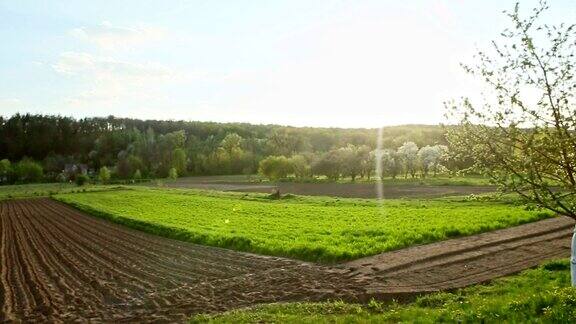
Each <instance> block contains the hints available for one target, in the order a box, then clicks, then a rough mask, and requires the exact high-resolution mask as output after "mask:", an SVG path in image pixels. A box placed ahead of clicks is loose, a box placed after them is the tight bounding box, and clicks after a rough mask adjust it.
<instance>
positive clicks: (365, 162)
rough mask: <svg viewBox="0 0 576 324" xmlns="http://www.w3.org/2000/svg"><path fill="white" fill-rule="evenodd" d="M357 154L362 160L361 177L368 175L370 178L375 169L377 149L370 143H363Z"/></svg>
mask: <svg viewBox="0 0 576 324" xmlns="http://www.w3.org/2000/svg"><path fill="white" fill-rule="evenodd" d="M357 154H358V156H359V160H360V177H361V178H364V177H366V178H367V179H368V180H370V178H371V177H372V172H374V169H375V163H376V151H373V150H372V149H371V148H370V147H369V146H368V145H361V146H360V147H358V150H357Z"/></svg>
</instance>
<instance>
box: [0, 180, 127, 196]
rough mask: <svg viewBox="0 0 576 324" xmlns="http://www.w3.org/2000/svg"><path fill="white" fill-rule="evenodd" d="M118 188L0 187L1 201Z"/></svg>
mask: <svg viewBox="0 0 576 324" xmlns="http://www.w3.org/2000/svg"><path fill="white" fill-rule="evenodd" d="M113 188H118V186H112V185H85V186H82V187H78V186H77V185H75V184H73V183H32V184H21V185H9V186H0V200H4V199H15V198H30V197H46V196H51V195H55V194H58V193H68V192H86V191H99V190H110V189H113Z"/></svg>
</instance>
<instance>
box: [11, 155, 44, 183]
mask: <svg viewBox="0 0 576 324" xmlns="http://www.w3.org/2000/svg"><path fill="white" fill-rule="evenodd" d="M14 173H15V174H16V178H17V179H18V181H21V182H39V181H41V180H42V177H43V176H44V170H43V169H42V166H41V165H40V164H39V163H38V162H35V161H33V160H29V159H24V160H22V161H20V162H18V163H16V165H15V166H14Z"/></svg>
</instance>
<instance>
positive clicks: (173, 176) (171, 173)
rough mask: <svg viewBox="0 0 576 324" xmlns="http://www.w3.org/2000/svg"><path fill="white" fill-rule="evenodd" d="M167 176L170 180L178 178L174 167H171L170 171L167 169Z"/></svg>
mask: <svg viewBox="0 0 576 324" xmlns="http://www.w3.org/2000/svg"><path fill="white" fill-rule="evenodd" d="M168 178H169V179H172V180H176V179H177V178H178V171H177V170H176V168H171V169H170V171H168Z"/></svg>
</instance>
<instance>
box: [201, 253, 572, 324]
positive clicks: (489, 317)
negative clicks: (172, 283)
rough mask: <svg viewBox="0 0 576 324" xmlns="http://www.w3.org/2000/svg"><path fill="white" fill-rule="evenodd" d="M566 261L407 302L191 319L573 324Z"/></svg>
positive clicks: (295, 307) (277, 307)
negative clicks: (485, 283)
mask: <svg viewBox="0 0 576 324" xmlns="http://www.w3.org/2000/svg"><path fill="white" fill-rule="evenodd" d="M569 269H570V265H569V261H568V260H560V261H552V262H549V263H546V264H544V265H543V266H541V267H539V268H537V269H532V270H526V271H524V272H523V273H521V274H519V275H516V276H511V277H507V278H502V279H497V280H495V281H494V282H493V283H491V284H489V285H477V286H472V287H469V288H465V289H462V290H459V291H456V292H454V293H437V294H431V295H427V296H423V297H420V298H418V299H417V300H416V301H415V302H413V303H410V304H399V303H396V302H388V303H378V302H375V301H372V302H370V303H368V304H367V305H359V304H348V303H344V302H340V301H336V302H324V303H290V304H272V305H263V306H257V307H254V308H250V309H243V310H235V311H231V312H228V313H224V314H220V315H212V316H211V315H199V316H195V317H193V318H192V320H191V322H192V323H205V322H210V323H383V322H384V323H398V322H402V323H502V322H504V323H574V322H575V321H576V289H574V288H572V287H570V272H569Z"/></svg>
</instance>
